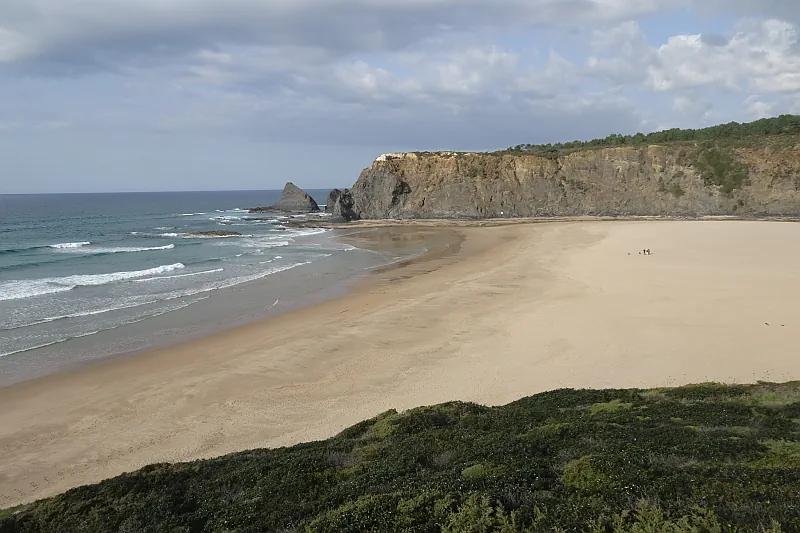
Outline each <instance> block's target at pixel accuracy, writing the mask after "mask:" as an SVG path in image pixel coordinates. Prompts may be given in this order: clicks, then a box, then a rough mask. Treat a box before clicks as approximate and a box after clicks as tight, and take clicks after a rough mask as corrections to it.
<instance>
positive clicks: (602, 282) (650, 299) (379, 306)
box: [0, 221, 800, 507]
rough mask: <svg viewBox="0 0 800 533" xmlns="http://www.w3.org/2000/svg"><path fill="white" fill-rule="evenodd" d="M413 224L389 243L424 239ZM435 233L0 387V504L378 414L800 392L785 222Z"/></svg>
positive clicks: (791, 230)
mask: <svg viewBox="0 0 800 533" xmlns="http://www.w3.org/2000/svg"><path fill="white" fill-rule="evenodd" d="M415 227H416V229H407V230H406V233H404V235H405V237H404V238H410V239H415V238H421V237H422V236H421V235H420V234H415V233H414V232H415V231H419V232H427V236H426V237H427V238H429V239H435V238H436V235H435V230H434V228H433V227H432V226H425V225H419V224H416V225H415ZM447 231H451V232H455V235H457V236H458V238H455V239H451V238H447V239H442V240H441V241H439V242H440V244H441V246H434V247H432V248H431V253H429V254H427V255H426V256H424V257H423V258H421V259H420V260H416V261H404V262H401V263H398V264H396V265H393V266H392V267H391V268H386V269H382V270H380V271H379V272H376V273H375V274H374V275H372V276H369V277H368V278H366V279H365V280H363V281H361V282H360V283H359V284H358V285H357V286H356V287H355V289H354V290H353V291H352V292H351V293H350V294H349V295H347V296H345V297H342V298H338V299H335V300H330V301H326V302H323V303H320V304H317V305H314V306H311V307H307V308H303V309H299V310H296V311H293V312H290V313H287V314H284V315H281V316H278V317H275V318H271V319H269V320H267V321H264V322H260V323H257V324H253V325H249V326H244V327H239V328H235V329H232V330H229V331H225V332H222V333H217V334H214V335H211V336H208V337H204V338H202V339H198V340H195V341H190V342H187V343H184V344H180V345H177V346H174V347H170V348H166V349H160V350H155V351H152V352H148V353H143V354H139V355H135V356H130V357H124V358H118V359H114V360H110V361H106V362H101V363H97V364H93V365H90V366H86V367H83V368H78V369H75V370H71V371H67V372H62V373H59V374H56V375H52V376H47V377H44V378H41V379H37V380H32V381H27V382H24V383H19V384H16V385H13V386H11V387H7V388H4V389H0V405H2V406H3V410H2V414H0V506H2V507H6V506H10V505H14V504H18V503H23V502H26V501H30V500H32V499H36V498H40V497H44V496H49V495H52V494H55V493H57V492H60V491H63V490H65V489H68V488H70V487H74V486H76V485H80V484H84V483H90V482H95V481H99V480H101V479H104V478H107V477H110V476H113V475H116V474H119V473H122V472H125V471H130V470H133V469H136V468H138V467H140V466H143V465H145V464H149V463H154V462H161V461H180V460H187V459H193V458H198V457H209V456H215V455H220V454H223V453H227V452H232V451H237V450H243V449H248V448H254V447H273V446H281V445H288V444H292V443H296V442H301V441H307V440H313V439H320V438H326V437H328V436H331V435H333V434H335V433H337V432H338V431H340V430H341V429H343V428H344V427H347V426H348V425H351V424H353V423H355V422H358V421H359V420H362V419H364V418H367V417H370V416H372V415H375V414H377V413H379V412H382V411H385V410H386V409H390V408H397V409H405V408H410V407H414V406H418V405H426V404H432V403H439V402H443V401H449V400H456V399H459V400H468V401H476V402H480V403H484V404H502V403H507V402H509V401H512V400H515V399H517V398H520V397H522V396H526V395H530V394H533V393H536V392H540V391H543V390H548V389H553V388H559V387H637V386H638V387H650V386H662V385H677V384H682V383H689V382H699V381H709V380H714V381H726V382H753V381H756V380H759V379H764V380H772V381H785V380H789V379H798V378H800V358H798V357H797V356H796V354H797V346H798V344H799V343H800V307H798V306H797V305H796V302H797V301H798V298H799V297H800V275H798V274H797V269H796V265H797V264H800V263H798V261H799V260H800V249H798V248H797V247H796V246H792V243H795V242H798V238H800V225H798V224H789V223H775V222H742V221H714V222H684V221H681V222H677V221H657V222H655V221H653V222H641V221H638V222H634V221H631V222H592V221H577V222H563V223H546V224H531V225H520V224H512V225H506V226H497V227H455V228H448V230H447ZM431 232H434V233H431ZM389 240H391V239H389ZM643 248H650V249H651V250H652V252H653V255H648V256H644V255H639V254H638V251H640V250H641V249H643Z"/></svg>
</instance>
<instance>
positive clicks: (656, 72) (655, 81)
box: [648, 19, 800, 92]
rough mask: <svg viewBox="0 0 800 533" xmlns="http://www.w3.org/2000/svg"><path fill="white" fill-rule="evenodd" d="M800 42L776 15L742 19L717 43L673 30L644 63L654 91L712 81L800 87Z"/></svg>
mask: <svg viewBox="0 0 800 533" xmlns="http://www.w3.org/2000/svg"><path fill="white" fill-rule="evenodd" d="M799 45H800V41H798V34H797V30H796V28H795V27H794V26H793V25H791V24H789V23H788V22H783V21H779V20H774V19H771V20H765V21H746V22H744V23H743V24H741V25H740V27H739V29H738V31H736V33H734V35H733V36H732V37H731V38H730V40H728V41H727V42H725V43H724V44H721V45H718V44H716V43H715V42H708V40H707V39H704V38H703V35H700V34H697V35H676V36H674V37H671V38H670V39H669V40H668V41H667V43H666V44H664V45H662V46H661V47H659V48H658V51H657V59H656V61H655V62H654V63H653V64H652V65H651V66H650V67H649V68H648V71H649V84H650V86H651V87H652V88H653V89H654V90H656V91H670V90H680V89H685V88H691V87H702V86H709V85H714V86H717V87H720V88H723V89H726V90H729V91H737V90H741V89H747V88H750V89H753V90H757V91H761V92H787V91H798V90H800V48H798V46H799Z"/></svg>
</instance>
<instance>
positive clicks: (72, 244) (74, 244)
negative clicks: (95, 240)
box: [48, 241, 92, 250]
mask: <svg viewBox="0 0 800 533" xmlns="http://www.w3.org/2000/svg"><path fill="white" fill-rule="evenodd" d="M90 244H92V243H91V242H89V241H85V242H62V243H59V244H51V245H49V246H48V248H55V249H58V250H63V249H69V248H82V247H84V246H89V245H90Z"/></svg>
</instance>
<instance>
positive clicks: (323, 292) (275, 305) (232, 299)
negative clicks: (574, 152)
mask: <svg viewBox="0 0 800 533" xmlns="http://www.w3.org/2000/svg"><path fill="white" fill-rule="evenodd" d="M357 231H358V233H359V234H360V236H359V235H356V236H351V235H352V234H353V232H352V231H345V230H339V229H326V230H325V233H326V234H327V235H314V236H311V237H306V238H305V239H304V240H303V241H301V244H306V243H311V245H312V246H322V247H325V246H326V244H327V243H331V242H332V243H337V244H344V245H346V246H350V248H351V249H353V248H355V249H356V250H353V251H352V252H347V253H346V257H345V256H342V257H328V258H327V259H325V260H324V261H325V262H324V263H318V264H316V263H315V264H312V263H306V264H302V265H300V268H298V269H293V268H292V269H287V270H286V271H279V272H277V273H275V274H271V275H269V276H268V277H265V278H262V279H257V280H255V281H249V282H246V283H243V284H238V285H234V286H231V287H226V288H221V289H218V290H215V291H210V292H209V293H208V296H207V297H205V298H202V299H201V300H204V301H199V302H195V303H194V304H193V305H191V306H189V305H187V306H182V307H180V308H178V309H177V310H176V311H178V312H174V311H173V312H170V313H164V314H157V315H155V316H153V317H146V318H144V319H141V320H135V321H133V322H131V323H129V324H122V325H120V326H116V327H113V328H109V329H106V330H99V331H94V332H92V334H91V335H85V336H84V335H78V336H76V337H72V338H69V339H66V340H63V341H59V342H55V343H51V344H47V345H44V346H42V347H39V348H34V349H31V350H21V351H19V352H16V353H12V354H8V355H5V356H0V388H3V387H7V386H10V385H13V384H15V383H20V382H24V381H27V380H30V379H36V378H40V377H44V376H47V375H51V374H55V373H58V372H64V371H68V370H71V369H74V368H81V367H85V366H87V365H92V364H95V363H97V362H100V361H102V360H105V359H116V358H120V357H132V356H136V355H138V354H141V353H145V352H148V351H152V350H156V349H164V348H169V347H171V346H175V345H177V344H180V343H183V342H188V341H191V340H195V339H199V338H203V337H205V336H207V335H211V334H214V333H219V332H221V331H225V330H228V329H232V328H235V327H238V326H242V325H247V324H253V323H257V322H261V321H263V320H268V319H269V318H272V317H275V316H278V315H280V314H283V313H287V312H290V311H293V310H296V309H300V308H303V307H308V306H311V305H315V304H317V303H320V302H322V301H325V300H329V299H333V298H339V297H342V296H344V295H346V294H347V293H348V292H349V290H350V287H351V286H352V285H353V284H354V283H357V282H358V281H359V280H360V279H362V278H363V277H365V276H366V275H368V273H369V271H370V270H372V269H375V268H381V267H383V266H385V265H386V264H387V263H392V262H394V261H396V260H398V259H397V257H399V258H400V260H402V259H407V258H409V257H410V258H413V257H416V256H418V255H421V254H423V253H424V252H425V250H424V248H422V249H419V247H418V246H417V247H415V246H414V243H411V244H407V243H393V244H394V245H392V246H380V243H376V244H377V246H373V245H372V241H373V240H374V239H373V235H374V234H376V232H387V231H392V230H389V229H386V228H383V229H380V228H370V229H360V230H357ZM398 231H405V230H403V229H400V230H398ZM340 236H341V238H339V237H340ZM451 238H454V237H452V236H451ZM264 302H268V303H267V304H264ZM186 307H188V309H186ZM219 309H224V311H225V314H224V315H220V314H219V312H218V310H219Z"/></svg>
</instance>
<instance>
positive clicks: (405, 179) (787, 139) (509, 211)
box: [327, 136, 800, 220]
mask: <svg viewBox="0 0 800 533" xmlns="http://www.w3.org/2000/svg"><path fill="white" fill-rule="evenodd" d="M327 210H328V211H329V212H332V213H334V215H336V216H338V217H339V218H342V219H345V220H356V219H382V218H490V217H534V216H580V215H612V216H626V215H628V216H636V215H640V216H645V215H661V216H706V215H737V216H773V215H774V216H779V215H782V216H789V215H794V216H796V215H798V214H800V136H773V137H770V136H759V137H756V138H750V139H745V140H737V141H736V142H717V141H711V142H705V141H704V142H681V143H666V144H653V145H641V146H616V147H602V148H590V149H581V150H576V151H572V152H564V151H551V152H549V153H537V154H534V153H525V152H515V151H513V150H509V151H504V152H495V153H463V152H435V153H431V152H427V153H397V154H384V155H382V156H380V157H378V158H377V159H376V160H375V161H374V162H373V163H372V165H371V166H370V167H369V168H367V169H365V170H364V171H363V172H362V173H361V175H360V176H359V178H358V181H356V183H355V184H354V185H353V187H352V188H351V189H345V190H343V191H338V190H337V191H334V193H332V196H331V197H330V198H329V199H328V206H327Z"/></svg>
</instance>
